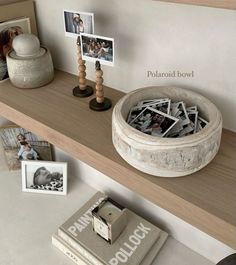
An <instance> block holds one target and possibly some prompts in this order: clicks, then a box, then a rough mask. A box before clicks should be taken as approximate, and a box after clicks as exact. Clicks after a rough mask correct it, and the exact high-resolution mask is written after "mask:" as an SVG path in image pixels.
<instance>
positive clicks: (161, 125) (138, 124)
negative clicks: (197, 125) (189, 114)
mask: <svg viewBox="0 0 236 265" xmlns="http://www.w3.org/2000/svg"><path fill="white" fill-rule="evenodd" d="M178 121H179V119H177V118H175V117H172V116H170V115H168V114H166V113H164V112H161V111H158V110H156V109H154V108H150V107H147V108H145V109H144V110H143V111H142V112H141V113H140V114H139V115H138V116H137V117H136V119H134V120H133V121H132V122H131V123H130V125H131V126H132V127H134V128H136V129H137V130H139V131H141V132H143V133H146V134H149V135H153V136H161V137H163V136H165V135H166V134H167V133H168V132H169V130H170V129H171V128H172V127H173V126H174V125H175V124H176V123H177V122H178Z"/></svg>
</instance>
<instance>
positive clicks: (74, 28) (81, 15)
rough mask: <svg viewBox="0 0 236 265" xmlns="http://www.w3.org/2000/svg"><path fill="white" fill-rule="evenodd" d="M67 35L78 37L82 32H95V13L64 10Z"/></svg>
mask: <svg viewBox="0 0 236 265" xmlns="http://www.w3.org/2000/svg"><path fill="white" fill-rule="evenodd" d="M63 18H64V30H65V36H67V37H72V38H75V39H77V38H78V36H79V35H80V34H81V33H87V34H94V14H93V13H88V12H81V11H73V10H63Z"/></svg>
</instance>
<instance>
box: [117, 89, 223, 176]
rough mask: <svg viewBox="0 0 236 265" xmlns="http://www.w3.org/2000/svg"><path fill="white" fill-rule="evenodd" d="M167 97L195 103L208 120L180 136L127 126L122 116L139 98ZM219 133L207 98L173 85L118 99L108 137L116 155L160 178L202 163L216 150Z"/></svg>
mask: <svg viewBox="0 0 236 265" xmlns="http://www.w3.org/2000/svg"><path fill="white" fill-rule="evenodd" d="M166 97H168V98H170V99H171V100H173V101H176V102H177V101H184V102H185V103H186V104H187V105H188V106H197V107H198V110H199V111H200V115H201V117H203V118H204V119H206V120H207V121H209V123H208V124H207V126H206V127H204V128H203V129H202V130H201V131H199V132H197V133H195V134H192V135H188V136H184V137H180V138H162V137H155V136H151V135H147V134H144V133H142V132H140V131H138V130H136V129H135V128H133V127H131V126H130V125H129V124H128V123H127V122H126V118H127V115H128V113H129V110H130V108H131V107H132V106H134V105H136V104H137V103H138V102H139V101H142V100H146V99H152V98H153V99H154V98H166ZM221 132H222V116H221V113H220V112H219V110H218V109H217V107H216V106H215V105H214V104H213V103H212V102H211V101H210V100H208V99H207V98H205V97H203V96H201V95H199V94H197V93H194V92H192V91H190V90H186V89H182V88H176V87H147V88H142V89H138V90H135V91H133V92H130V93H128V94H127V95H125V96H124V97H123V98H121V99H120V100H119V101H118V103H117V104H116V106H115V107H114V110H113V114H112V140H113V144H114V146H115V148H116V150H117V152H118V153H119V154H120V156H121V157H122V158H123V159H124V160H125V161H126V162H127V163H129V164H130V165H132V166H133V167H135V168H137V169H139V170H140V171H143V172H145V173H148V174H151V175H154V176H160V177H180V176H185V175H188V174H191V173H193V172H196V171H198V170H200V169H201V168H203V167H204V166H206V165H207V164H208V163H210V161H211V160H212V159H213V158H214V157H215V155H216V154H217V152H218V149H219V146H220V140H221Z"/></svg>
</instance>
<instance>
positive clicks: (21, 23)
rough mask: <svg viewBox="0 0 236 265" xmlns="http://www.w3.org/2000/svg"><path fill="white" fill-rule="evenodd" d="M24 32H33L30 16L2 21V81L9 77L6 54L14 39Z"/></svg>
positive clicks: (0, 76)
mask: <svg viewBox="0 0 236 265" xmlns="http://www.w3.org/2000/svg"><path fill="white" fill-rule="evenodd" d="M22 33H31V27H30V19H29V18H28V17H24V18H18V19H12V20H8V21H4V22H2V23H0V83H1V82H3V81H5V80H7V79H8V78H9V76H8V71H7V62H6V55H7V53H8V52H9V51H10V50H11V49H12V41H13V39H14V38H15V37H16V36H17V35H19V34H22Z"/></svg>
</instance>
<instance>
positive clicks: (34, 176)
mask: <svg viewBox="0 0 236 265" xmlns="http://www.w3.org/2000/svg"><path fill="white" fill-rule="evenodd" d="M21 170H22V191H24V192H36V193H47V194H57V195H66V194H67V163H61V162H51V161H50V162H49V161H47V162H46V161H22V162H21Z"/></svg>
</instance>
